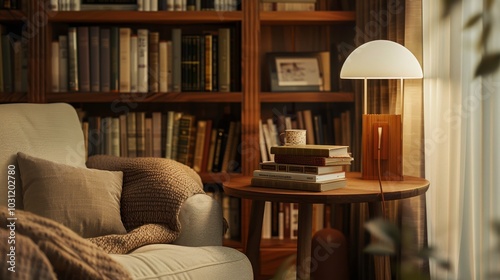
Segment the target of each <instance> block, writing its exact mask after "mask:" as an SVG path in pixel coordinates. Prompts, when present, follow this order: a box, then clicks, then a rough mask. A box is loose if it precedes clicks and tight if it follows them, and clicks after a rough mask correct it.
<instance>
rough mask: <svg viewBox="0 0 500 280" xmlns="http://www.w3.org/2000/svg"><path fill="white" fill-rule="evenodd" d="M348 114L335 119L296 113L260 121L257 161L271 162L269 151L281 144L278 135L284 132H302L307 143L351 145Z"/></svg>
mask: <svg viewBox="0 0 500 280" xmlns="http://www.w3.org/2000/svg"><path fill="white" fill-rule="evenodd" d="M351 126H352V123H351V112H350V111H349V110H345V111H343V112H340V113H339V114H338V115H336V116H332V115H331V112H330V111H328V112H327V114H326V116H324V115H321V114H315V113H313V111H312V110H299V111H297V112H296V113H295V114H288V115H285V114H283V115H279V116H277V117H276V118H274V119H273V118H268V119H265V120H261V122H260V126H259V127H260V130H259V136H260V137H259V139H260V141H259V143H260V151H261V160H262V161H269V160H273V159H274V156H273V154H271V148H272V147H274V146H279V145H281V144H282V143H281V141H280V140H281V139H280V138H279V135H280V134H282V133H283V132H284V131H285V130H286V129H305V130H306V133H307V134H306V136H307V139H306V141H307V144H318V145H324V144H336V145H344V146H350V145H351V144H350V143H351V131H352V129H351Z"/></svg>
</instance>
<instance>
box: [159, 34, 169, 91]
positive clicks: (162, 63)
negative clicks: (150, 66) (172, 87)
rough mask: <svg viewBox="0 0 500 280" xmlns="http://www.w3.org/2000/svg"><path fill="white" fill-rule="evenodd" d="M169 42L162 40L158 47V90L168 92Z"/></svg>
mask: <svg viewBox="0 0 500 280" xmlns="http://www.w3.org/2000/svg"><path fill="white" fill-rule="evenodd" d="M167 54H168V44H167V42H166V41H160V43H159V48H158V60H159V61H158V83H159V87H158V90H159V91H160V92H168V67H167V65H168V56H167Z"/></svg>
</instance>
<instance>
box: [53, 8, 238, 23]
mask: <svg viewBox="0 0 500 280" xmlns="http://www.w3.org/2000/svg"><path fill="white" fill-rule="evenodd" d="M48 19H49V22H52V23H67V22H72V23H95V22H100V23H127V24H134V23H141V24H165V23H176V24H191V23H227V22H241V21H242V19H243V16H242V12H240V11H231V12H216V11H193V12H168V11H159V12H138V11H64V12H57V13H55V14H54V16H53V17H49V18H48Z"/></svg>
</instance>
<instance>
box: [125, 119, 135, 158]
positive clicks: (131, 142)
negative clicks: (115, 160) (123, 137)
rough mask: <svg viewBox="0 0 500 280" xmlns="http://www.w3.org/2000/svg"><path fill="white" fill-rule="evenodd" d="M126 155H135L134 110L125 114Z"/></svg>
mask: <svg viewBox="0 0 500 280" xmlns="http://www.w3.org/2000/svg"><path fill="white" fill-rule="evenodd" d="M127 155H128V157H137V128H136V115H135V112H129V113H128V114H127Z"/></svg>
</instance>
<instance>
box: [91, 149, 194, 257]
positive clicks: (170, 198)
mask: <svg viewBox="0 0 500 280" xmlns="http://www.w3.org/2000/svg"><path fill="white" fill-rule="evenodd" d="M87 166H88V167H89V168H96V169H103V170H110V171H122V172H123V189H122V197H121V206H120V207H121V216H122V222H123V225H124V226H125V229H126V230H127V233H126V234H122V235H118V234H114V235H106V236H100V237H94V238H90V239H89V240H90V241H91V242H92V243H94V244H96V245H97V246H99V247H101V248H102V249H104V250H105V251H106V252H108V253H112V254H125V253H128V252H130V251H132V250H134V249H136V248H138V247H141V246H143V245H147V244H156V243H171V242H173V241H174V240H175V239H176V238H177V236H179V233H180V222H179V219H178V215H179V212H180V208H181V206H182V203H183V202H184V201H185V200H186V199H187V198H188V197H190V196H192V195H194V194H198V193H203V184H202V182H201V179H200V177H199V175H198V174H197V173H196V172H195V171H194V170H192V169H191V168H189V167H188V166H186V165H184V164H181V163H179V162H176V161H174V160H170V159H164V158H125V157H115V156H107V155H97V156H92V157H90V158H89V160H88V162H87Z"/></svg>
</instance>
